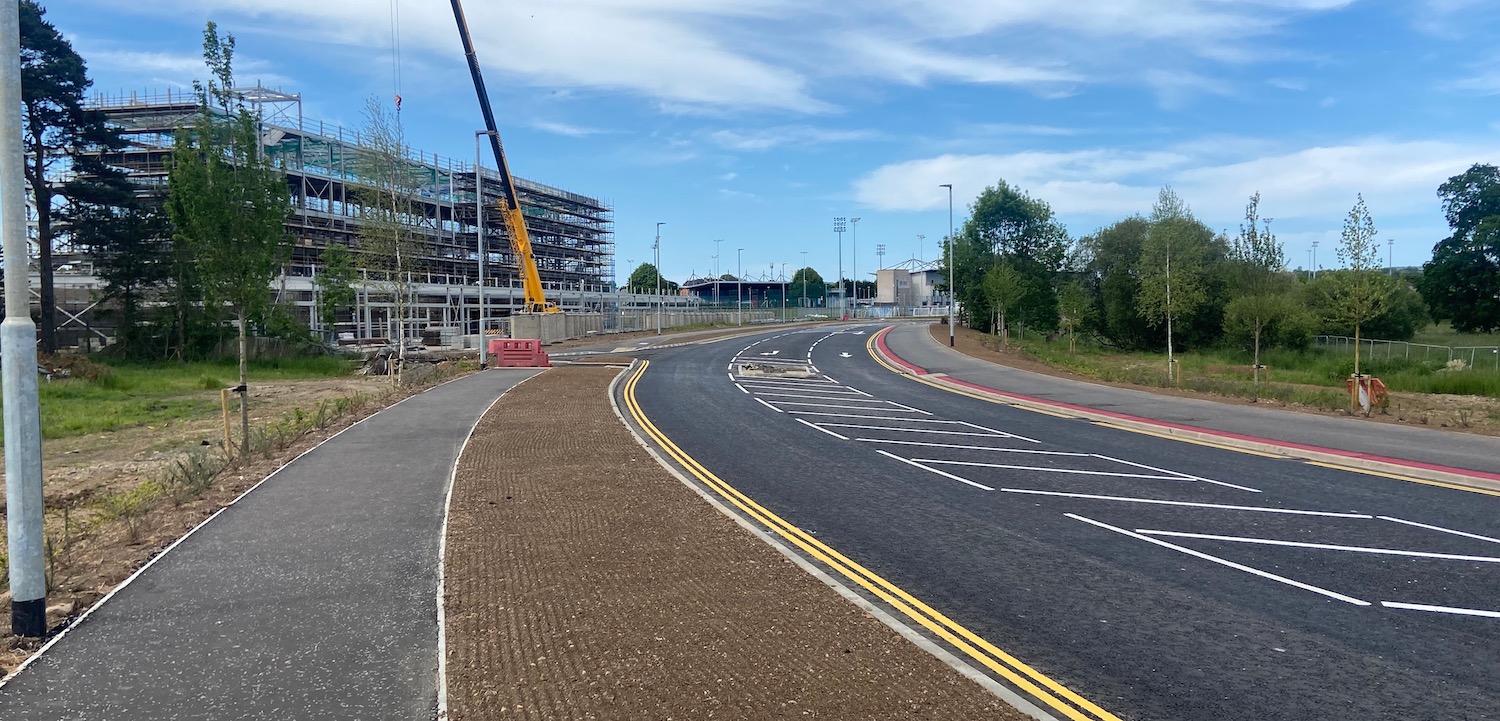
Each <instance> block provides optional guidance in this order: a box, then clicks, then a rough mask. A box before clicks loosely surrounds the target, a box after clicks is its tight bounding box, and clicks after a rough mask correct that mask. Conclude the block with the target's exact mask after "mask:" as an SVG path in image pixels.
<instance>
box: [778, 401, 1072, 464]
mask: <svg viewBox="0 0 1500 721" xmlns="http://www.w3.org/2000/svg"><path fill="white" fill-rule="evenodd" d="M793 412H794V413H797V412H800V411H793ZM826 415H833V414H831V413H830V414H826ZM901 420H911V421H916V422H918V423H956V422H957V421H933V420H928V419H926V418H904V419H901ZM854 440H856V441H860V442H862V443H890V444H893V445H898V446H923V447H926V448H956V449H958V450H963V451H994V452H996V453H1027V454H1035V455H1039V456H1072V457H1076V458H1091V457H1094V456H1095V454H1093V453H1078V452H1075V451H1039V450H1036V449H1035V448H998V447H994V446H966V445H960V444H955V443H924V442H922V441H897V440H890V439H886V438H856V439H854Z"/></svg>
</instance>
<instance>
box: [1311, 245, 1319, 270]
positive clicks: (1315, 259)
mask: <svg viewBox="0 0 1500 721" xmlns="http://www.w3.org/2000/svg"><path fill="white" fill-rule="evenodd" d="M1312 277H1313V278H1314V279H1316V278H1317V277H1318V241H1316V240H1314V241H1313V248H1312Z"/></svg>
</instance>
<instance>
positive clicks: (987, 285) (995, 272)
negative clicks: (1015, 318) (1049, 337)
mask: <svg viewBox="0 0 1500 721" xmlns="http://www.w3.org/2000/svg"><path fill="white" fill-rule="evenodd" d="M1026 285H1027V284H1026V276H1024V275H1022V274H1021V271H1019V270H1016V269H1015V267H1014V266H1012V265H1011V264H1010V263H1007V262H1004V261H1002V262H1001V263H999V264H998V265H995V266H992V267H991V268H990V269H989V271H987V272H986V273H985V274H984V283H983V287H984V296H985V299H986V300H988V301H989V302H990V308H991V309H992V311H993V312H994V314H995V322H994V326H993V332H994V333H995V334H997V335H999V336H1000V340H1001V343H1008V342H1009V339H1010V334H1009V333H1008V332H1007V330H1008V329H1007V328H1006V325H1005V315H1006V314H1007V313H1009V312H1010V311H1012V310H1014V309H1015V308H1016V307H1017V306H1019V305H1020V303H1021V300H1022V299H1023V298H1025V297H1026V291H1027V287H1026Z"/></svg>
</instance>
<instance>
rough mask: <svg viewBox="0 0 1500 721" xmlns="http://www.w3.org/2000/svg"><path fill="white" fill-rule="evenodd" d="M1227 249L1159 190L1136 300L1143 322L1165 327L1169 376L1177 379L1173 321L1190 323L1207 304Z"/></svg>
mask: <svg viewBox="0 0 1500 721" xmlns="http://www.w3.org/2000/svg"><path fill="white" fill-rule="evenodd" d="M1226 245H1227V242H1226V241H1225V240H1224V239H1223V238H1221V237H1219V236H1217V235H1216V234H1215V233H1214V232H1213V231H1212V230H1209V228H1208V226H1205V225H1204V224H1203V223H1201V222H1199V221H1198V220H1197V219H1196V218H1194V217H1193V216H1192V212H1191V211H1190V210H1189V209H1188V207H1187V204H1186V203H1185V202H1183V200H1182V198H1181V197H1179V196H1178V195H1177V193H1176V192H1174V191H1173V190H1172V189H1171V188H1170V187H1166V188H1163V189H1162V191H1161V193H1160V195H1159V196H1158V198H1157V201H1156V205H1155V206H1154V207H1153V208H1152V212H1151V224H1150V228H1149V230H1148V232H1147V234H1146V241H1145V243H1144V244H1143V245H1142V248H1141V257H1140V261H1139V268H1140V269H1139V271H1138V274H1139V278H1140V287H1139V288H1138V289H1137V291H1136V302H1137V303H1139V304H1140V307H1141V314H1142V315H1143V316H1144V317H1145V318H1146V319H1147V320H1149V321H1151V322H1152V323H1155V324H1158V325H1162V326H1165V330H1166V341H1167V376H1168V377H1169V378H1173V379H1175V378H1176V368H1175V363H1176V359H1175V358H1174V357H1173V352H1174V347H1173V322H1174V321H1176V320H1177V319H1178V318H1190V319H1191V318H1193V317H1194V316H1195V315H1197V314H1200V313H1201V312H1202V311H1203V310H1204V309H1205V308H1206V307H1209V306H1210V302H1209V301H1210V300H1211V299H1213V298H1214V297H1215V296H1216V295H1217V294H1216V293H1215V292H1213V291H1214V289H1213V288H1212V287H1211V286H1212V285H1213V283H1214V278H1213V277H1212V275H1213V273H1214V271H1215V267H1214V266H1216V265H1217V264H1219V263H1220V262H1221V261H1222V259H1223V256H1224V254H1225V246H1226ZM1214 325H1216V326H1217V325H1218V324H1217V323H1215V324H1214ZM1215 335H1217V333H1215Z"/></svg>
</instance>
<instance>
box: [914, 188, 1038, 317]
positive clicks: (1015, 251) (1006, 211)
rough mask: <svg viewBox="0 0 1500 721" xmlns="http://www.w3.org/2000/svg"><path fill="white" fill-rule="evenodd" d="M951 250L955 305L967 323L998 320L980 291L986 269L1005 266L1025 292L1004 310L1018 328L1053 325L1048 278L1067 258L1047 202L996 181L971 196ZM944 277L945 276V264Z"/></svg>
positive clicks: (984, 295) (986, 295)
mask: <svg viewBox="0 0 1500 721" xmlns="http://www.w3.org/2000/svg"><path fill="white" fill-rule="evenodd" d="M955 246H956V247H955V248H954V254H955V256H956V258H957V263H956V264H955V265H954V271H955V275H956V276H957V283H958V289H959V296H960V302H961V303H962V304H963V306H964V308H965V309H966V310H968V311H969V313H970V318H971V319H973V318H980V319H982V321H981V325H987V324H990V323H991V322H992V321H991V319H992V318H995V319H998V317H999V316H998V314H997V313H995V312H994V310H995V309H994V308H993V306H992V305H991V303H990V300H989V296H988V294H987V293H986V292H985V289H984V279H985V275H986V274H987V273H989V271H990V268H991V267H993V266H995V265H996V264H997V263H1006V264H1008V265H1009V266H1010V267H1011V268H1012V269H1013V270H1014V271H1015V272H1016V273H1018V274H1020V276H1021V277H1022V279H1023V280H1024V283H1023V287H1024V289H1025V292H1024V293H1023V294H1022V296H1021V297H1020V298H1019V299H1018V300H1017V301H1016V302H1015V303H1014V307H1013V308H1008V309H1007V311H1009V312H1014V313H1015V314H1016V315H1017V316H1018V317H1019V318H1020V319H1021V322H1022V323H1023V324H1025V323H1027V322H1030V323H1033V324H1035V325H1038V326H1040V327H1043V328H1050V327H1053V325H1054V324H1055V323H1056V322H1057V293H1056V290H1055V288H1054V283H1053V280H1054V277H1055V276H1056V274H1057V272H1058V271H1059V270H1061V269H1062V265H1063V260H1064V258H1065V257H1066V254H1067V246H1068V232H1067V229H1065V228H1064V227H1063V226H1062V225H1061V224H1060V223H1058V222H1057V220H1056V218H1055V217H1054V215H1053V213H1052V208H1051V206H1049V205H1047V203H1046V202H1044V201H1042V200H1039V199H1036V198H1033V197H1031V196H1030V195H1027V194H1026V193H1024V192H1022V191H1020V190H1019V189H1017V188H1014V187H1012V186H1011V185H1010V184H1009V183H1007V182H1005V181H1004V180H1000V181H998V182H997V183H996V184H995V185H993V186H991V187H988V188H985V189H984V191H983V192H981V193H980V194H979V197H977V198H975V200H974V203H973V205H972V206H970V217H969V219H968V220H967V221H965V222H964V227H963V229H962V230H961V231H960V233H959V236H958V238H957V239H956V243H955ZM947 262H948V261H947V258H946V253H945V259H944V263H947ZM943 277H944V279H946V278H947V277H948V273H947V268H946V266H945V267H944V272H943ZM991 330H993V329H991Z"/></svg>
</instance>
